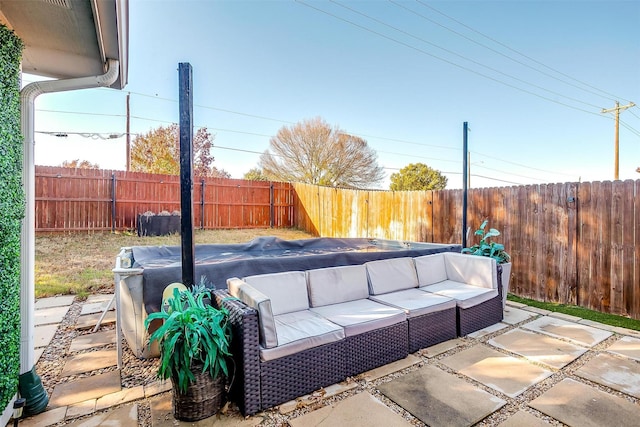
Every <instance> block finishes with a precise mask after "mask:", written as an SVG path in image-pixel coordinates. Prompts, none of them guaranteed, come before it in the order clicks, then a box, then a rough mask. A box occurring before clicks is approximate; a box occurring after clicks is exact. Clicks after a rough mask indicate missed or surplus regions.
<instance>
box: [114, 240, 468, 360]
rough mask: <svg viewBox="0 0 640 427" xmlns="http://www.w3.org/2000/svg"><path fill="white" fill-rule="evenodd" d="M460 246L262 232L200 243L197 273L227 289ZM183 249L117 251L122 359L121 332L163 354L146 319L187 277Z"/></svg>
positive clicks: (139, 346)
mask: <svg viewBox="0 0 640 427" xmlns="http://www.w3.org/2000/svg"><path fill="white" fill-rule="evenodd" d="M460 250H461V246H460V245H451V244H438V243H417V242H402V241H393V240H381V239H362V238H360V239H358V238H349V239H336V238H316V239H304V240H281V239H278V238H275V237H260V238H257V239H254V240H252V241H250V242H248V243H240V244H215V245H196V247H195V264H196V265H195V274H194V279H195V281H196V283H199V282H200V280H201V279H202V278H204V281H205V282H206V283H207V286H208V287H210V288H223V289H224V288H226V280H227V279H228V278H229V277H245V276H250V275H254V274H266V273H277V272H281V271H290V270H309V269H313V268H323V267H333V266H343V265H355V264H363V263H365V262H368V261H375V260H380V259H387V258H399V257H416V256H421V255H428V254H433V253H438V252H460ZM181 253H182V252H181V248H180V246H135V247H131V248H122V250H121V251H120V253H119V254H118V256H117V257H116V268H115V269H114V270H113V272H114V275H115V285H116V310H117V326H116V329H117V331H118V339H117V343H118V346H119V348H118V361H119V363H120V361H121V359H122V357H121V354H122V353H121V352H122V350H121V348H120V346H121V338H122V335H121V334H124V337H125V339H126V340H127V343H128V345H129V347H130V348H131V350H132V351H133V352H134V354H135V355H136V356H137V357H139V358H148V357H156V356H158V354H159V353H158V347H157V344H156V343H154V345H152V346H151V347H149V346H148V345H147V340H148V334H147V331H146V330H145V327H144V320H145V319H146V318H147V316H148V315H149V314H150V313H153V312H156V311H158V310H159V309H160V305H161V303H162V291H163V290H164V288H165V287H166V286H167V285H168V284H170V283H173V282H179V281H181V279H182V270H181Z"/></svg>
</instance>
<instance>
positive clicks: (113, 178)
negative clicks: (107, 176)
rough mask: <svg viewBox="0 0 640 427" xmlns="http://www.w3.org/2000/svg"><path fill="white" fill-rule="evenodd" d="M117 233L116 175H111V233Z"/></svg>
mask: <svg viewBox="0 0 640 427" xmlns="http://www.w3.org/2000/svg"><path fill="white" fill-rule="evenodd" d="M115 231H116V174H115V172H112V173H111V232H112V233H115Z"/></svg>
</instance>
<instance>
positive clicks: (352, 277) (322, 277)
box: [307, 265, 369, 307]
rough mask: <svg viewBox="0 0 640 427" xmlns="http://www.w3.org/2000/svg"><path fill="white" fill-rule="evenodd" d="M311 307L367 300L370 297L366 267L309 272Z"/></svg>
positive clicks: (351, 266)
mask: <svg viewBox="0 0 640 427" xmlns="http://www.w3.org/2000/svg"><path fill="white" fill-rule="evenodd" d="M307 284H308V287H309V302H310V305H311V307H322V306H323V305H329V304H338V303H341V302H347V301H353V300H357V299H365V298H367V297H368V296H369V284H368V282H367V269H366V268H365V266H364V265H349V266H346V267H330V268H319V269H315V270H308V271H307Z"/></svg>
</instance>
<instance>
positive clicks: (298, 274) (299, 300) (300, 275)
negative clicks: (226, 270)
mask: <svg viewBox="0 0 640 427" xmlns="http://www.w3.org/2000/svg"><path fill="white" fill-rule="evenodd" d="M243 280H244V281H245V282H247V283H248V284H250V285H251V286H253V287H254V288H256V289H257V290H259V291H260V292H262V293H263V294H265V295H266V296H267V297H268V298H269V299H270V300H271V309H272V310H273V315H274V316H277V315H279V314H284V313H291V312H294V311H300V310H307V309H308V308H309V296H308V294H307V278H306V276H305V274H304V272H303V271H285V272H283V273H272V274H260V275H257V276H249V277H245V278H244V279H243Z"/></svg>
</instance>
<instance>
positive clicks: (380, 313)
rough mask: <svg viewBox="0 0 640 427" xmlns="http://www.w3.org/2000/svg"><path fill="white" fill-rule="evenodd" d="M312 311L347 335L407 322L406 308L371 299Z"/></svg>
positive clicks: (326, 306) (315, 308)
mask: <svg viewBox="0 0 640 427" xmlns="http://www.w3.org/2000/svg"><path fill="white" fill-rule="evenodd" d="M311 311H313V312H315V313H318V314H319V315H321V316H322V317H325V318H327V319H328V320H330V321H332V322H333V323H336V324H338V325H340V326H342V327H343V328H344V333H345V335H346V336H347V337H351V336H354V335H358V334H362V333H365V332H369V331H372V330H374V329H379V328H384V327H387V326H391V325H395V324H396V323H400V322H405V321H406V318H407V317H406V314H405V312H404V310H400V309H398V308H394V307H390V306H388V305H384V304H380V303H378V302H375V301H371V300H369V299H361V300H356V301H349V302H343V303H340V304H331V305H325V306H323V307H314V308H311Z"/></svg>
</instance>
